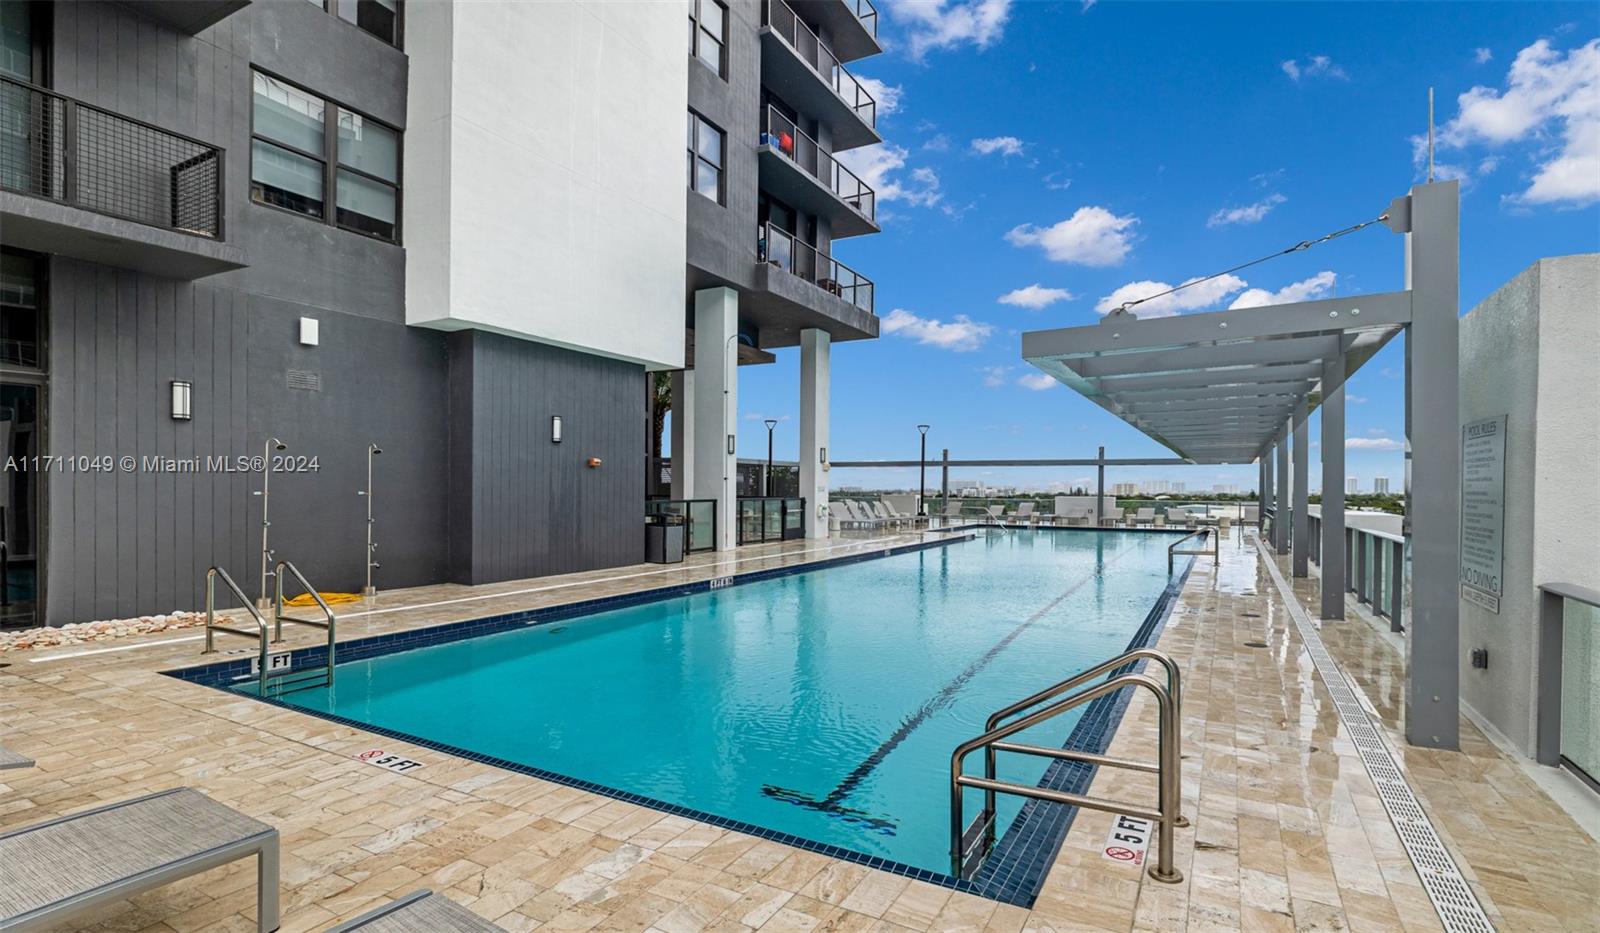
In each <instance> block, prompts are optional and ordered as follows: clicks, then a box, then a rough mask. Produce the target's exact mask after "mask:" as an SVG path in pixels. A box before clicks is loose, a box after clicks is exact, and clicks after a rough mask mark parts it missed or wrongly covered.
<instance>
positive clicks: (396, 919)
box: [328, 889, 505, 933]
mask: <svg viewBox="0 0 1600 933" xmlns="http://www.w3.org/2000/svg"><path fill="white" fill-rule="evenodd" d="M504 929H505V928H504V927H499V926H495V925H494V924H492V923H490V922H489V921H487V920H485V919H483V918H482V917H480V916H478V915H477V914H475V913H473V912H472V911H470V910H468V909H466V908H465V907H462V906H461V905H460V904H457V903H456V902H455V901H452V900H451V899H450V898H448V897H445V896H444V895H442V894H435V893H433V892H432V891H429V890H426V889H424V890H421V891H414V892H412V893H410V894H407V895H406V896H405V897H402V898H400V899H399V900H397V901H391V902H389V903H387V904H384V905H383V906H382V907H379V908H377V909H376V910H369V911H367V912H366V913H364V914H362V915H361V916H359V917H357V918H355V919H354V920H351V921H349V922H348V923H341V924H339V925H338V926H336V927H334V928H332V929H330V930H329V931H328V933H352V931H355V930H362V931H364V933H423V931H427V933H492V931H495V930H501V931H503V930H504Z"/></svg>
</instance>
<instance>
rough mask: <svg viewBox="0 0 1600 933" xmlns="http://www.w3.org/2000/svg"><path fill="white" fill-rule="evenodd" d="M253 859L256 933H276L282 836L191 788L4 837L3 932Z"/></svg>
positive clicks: (43, 924)
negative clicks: (254, 862) (244, 859)
mask: <svg viewBox="0 0 1600 933" xmlns="http://www.w3.org/2000/svg"><path fill="white" fill-rule="evenodd" d="M249 856H255V857H256V883H257V885H258V886H259V891H258V892H257V898H256V907H257V911H258V912H257V918H258V921H257V922H258V925H259V926H260V929H261V933H270V931H272V930H276V929H277V928H278V831H277V830H276V829H273V828H272V827H271V826H268V825H267V824H265V823H262V822H260V821H258V820H254V819H251V818H250V817H248V816H245V815H244V814H243V813H240V812H239V811H237V810H234V809H233V808H231V807H227V806H224V805H222V804H220V803H217V802H216V801H215V800H212V799H211V798H210V797H207V796H206V795H204V794H202V793H200V792H199V791H196V790H194V789H192V788H188V787H177V788H173V789H172V790H164V791H161V792H159V793H155V794H150V795H148V796H145V797H137V798H135V799H133V800H124V801H122V802H121V803H113V804H108V805H107V806H103V807H97V808H95V809H93V810H86V811H84V812H82V813H74V814H72V815H71V816H64V817H61V818H60V819H55V820H50V821H49V822H46V823H39V824H38V825H36V826H28V827H24V828H23V829H18V830H13V831H12V832H9V833H4V834H0V865H3V866H5V868H4V875H5V883H4V884H0V930H6V931H11V930H36V929H44V928H47V927H53V926H56V925H57V924H60V923H61V922H62V921H63V920H66V919H67V918H70V917H73V916H75V915H77V914H80V913H82V912H84V911H86V910H89V909H91V908H94V907H98V906H100V905H101V904H106V903H110V902H112V901H119V900H123V899H125V898H129V897H132V896H134V895H136V894H139V893H141V892H144V891H148V890H150V889H151V888H158V887H160V886H162V885H164V884H168V883H169V882H172V881H176V880H178V879H179V878H187V877H189V876H191V875H198V874H200V873H201V872H204V871H208V870H210V869H212V868H216V867H217V866H219V865H226V864H228V863H229V862H234V861H237V860H239V859H242V858H247V857H249Z"/></svg>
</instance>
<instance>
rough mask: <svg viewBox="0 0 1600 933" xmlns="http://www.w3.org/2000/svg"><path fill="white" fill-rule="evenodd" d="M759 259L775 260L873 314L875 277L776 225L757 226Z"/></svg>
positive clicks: (808, 280) (803, 277)
mask: <svg viewBox="0 0 1600 933" xmlns="http://www.w3.org/2000/svg"><path fill="white" fill-rule="evenodd" d="M756 261H757V262H766V263H771V264H772V265H774V266H777V267H778V268H780V269H782V270H784V271H785V272H788V273H791V274H792V275H794V276H796V277H798V278H800V279H803V280H805V281H807V282H810V283H811V284H812V285H815V286H816V287H818V288H820V289H822V290H823V291H825V292H827V293H828V294H830V295H836V296H838V297H839V298H843V299H844V300H845V301H848V302H850V303H851V304H853V305H855V306H856V307H858V308H860V309H861V310H863V311H865V312H867V313H868V314H871V313H872V280H871V279H869V278H867V277H866V276H864V275H862V274H860V273H859V272H856V271H855V270H854V269H852V268H850V267H849V266H847V265H845V264H844V263H842V262H839V261H838V260H837V259H834V258H833V257H832V256H829V255H828V254H827V253H823V252H819V251H818V250H817V248H816V247H814V246H812V245H810V244H809V243H806V242H805V241H803V240H801V239H800V238H799V237H797V236H795V235H794V234H792V233H789V232H788V231H785V230H783V229H781V228H778V227H774V226H773V225H772V224H770V223H767V224H762V225H761V226H759V227H757V228H756Z"/></svg>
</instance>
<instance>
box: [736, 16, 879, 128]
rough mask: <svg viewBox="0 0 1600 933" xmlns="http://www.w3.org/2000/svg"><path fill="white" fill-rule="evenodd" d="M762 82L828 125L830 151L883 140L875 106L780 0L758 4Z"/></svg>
mask: <svg viewBox="0 0 1600 933" xmlns="http://www.w3.org/2000/svg"><path fill="white" fill-rule="evenodd" d="M761 10H762V12H761V23H762V25H761V83H762V84H764V85H766V86H767V87H768V88H770V89H772V90H774V91H776V92H777V93H778V94H779V96H781V97H782V98H783V99H784V100H786V101H788V102H789V103H790V104H792V105H794V106H795V107H797V108H799V109H800V110H801V111H803V112H805V113H810V114H815V115H816V116H817V117H818V119H820V120H821V121H822V123H823V124H824V125H826V126H827V127H829V128H830V130H831V131H832V136H833V150H834V151H835V152H842V151H844V150H846V149H854V148H856V147H857V146H867V145H871V144H872V143H878V142H883V137H881V136H879V135H878V130H877V123H878V104H877V101H875V100H873V99H872V95H871V94H868V93H867V89H866V88H864V87H862V86H861V82H860V81H857V80H856V78H855V76H854V75H852V74H851V73H850V71H849V69H847V68H845V67H844V65H843V64H841V63H840V61H839V58H838V56H836V55H835V54H834V53H833V51H832V50H831V49H829V48H828V46H827V45H826V44H824V43H823V41H822V40H821V39H819V38H817V34H816V33H815V32H813V31H812V29H811V27H810V26H807V25H806V23H805V21H804V20H802V19H801V18H800V17H799V15H798V14H796V13H795V11H794V8H793V7H791V6H789V4H787V3H785V2H784V0H766V2H765V3H763V4H762V8H761Z"/></svg>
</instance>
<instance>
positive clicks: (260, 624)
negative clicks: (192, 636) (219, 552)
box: [202, 560, 336, 696]
mask: <svg viewBox="0 0 1600 933" xmlns="http://www.w3.org/2000/svg"><path fill="white" fill-rule="evenodd" d="M285 570H287V571H288V572H289V573H291V574H293V575H294V578H295V579H296V580H299V581H300V585H301V586H304V587H305V588H306V592H308V593H310V594H311V597H312V598H313V599H315V600H316V601H317V605H318V606H319V607H321V609H322V613H323V615H324V616H325V617H326V620H327V621H325V622H318V621H316V620H314V619H296V618H293V617H291V616H286V615H284V614H283V573H284V571H285ZM274 579H275V580H276V581H277V590H276V594H277V598H276V599H275V600H274V602H273V612H272V617H273V635H274V637H272V638H271V641H273V642H280V641H282V640H283V623H285V622H295V623H298V624H300V625H310V626H312V627H314V628H320V629H325V630H326V631H327V633H328V656H327V661H326V663H325V664H323V665H321V666H319V667H317V668H311V669H307V668H300V669H298V670H296V669H295V668H293V667H285V668H281V669H279V670H271V669H270V656H269V655H268V652H267V645H268V632H267V620H266V618H265V617H263V616H262V615H261V612H260V611H259V610H257V609H256V607H255V604H253V603H252V602H251V601H250V599H249V597H247V596H245V595H244V591H243V590H240V589H239V584H237V583H235V582H233V578H232V577H230V576H228V572H227V571H226V570H223V569H222V568H221V567H212V568H210V569H209V570H207V571H206V646H205V650H204V651H203V652H202V653H204V654H213V653H215V652H216V650H217V648H216V640H215V637H214V635H215V633H216V632H226V633H228V634H229V635H239V636H241V637H244V638H254V639H256V643H257V657H256V665H257V666H256V677H257V683H258V685H259V686H260V689H261V695H262V696H266V695H267V690H268V687H269V686H270V685H272V684H274V683H276V684H277V686H278V688H279V691H278V692H279V693H287V692H290V691H293V690H303V689H306V688H308V687H322V686H331V685H332V684H333V665H334V634H335V624H336V620H335V618H334V615H333V610H332V609H329V608H328V604H327V603H326V602H324V601H323V599H322V596H321V595H320V594H319V593H318V592H317V591H316V588H315V587H313V586H312V585H311V584H310V583H309V582H307V581H306V578H305V576H304V575H303V574H301V573H300V571H299V569H297V568H296V567H295V566H294V565H293V564H291V563H289V562H288V561H286V560H280V561H278V564H277V567H276V568H274ZM218 580H221V581H222V583H223V585H224V586H226V587H227V588H228V590H229V592H231V593H233V597H234V599H236V600H238V602H239V605H240V606H242V607H244V610H245V611H246V612H248V613H250V617H251V618H252V619H254V620H255V622H256V629H255V631H251V630H249V629H244V628H233V627H230V626H227V625H219V624H217V581H218Z"/></svg>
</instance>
